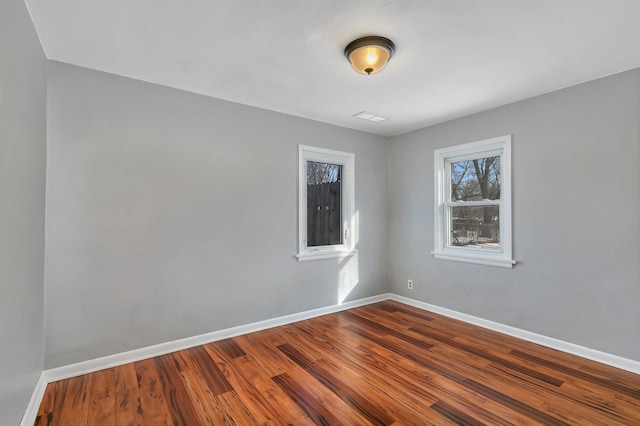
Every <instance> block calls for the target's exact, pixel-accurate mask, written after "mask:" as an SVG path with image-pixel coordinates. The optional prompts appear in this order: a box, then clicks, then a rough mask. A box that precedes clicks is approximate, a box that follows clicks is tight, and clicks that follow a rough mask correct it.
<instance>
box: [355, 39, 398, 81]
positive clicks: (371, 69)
mask: <svg viewBox="0 0 640 426" xmlns="http://www.w3.org/2000/svg"><path fill="white" fill-rule="evenodd" d="M395 50H396V45H395V44H393V42H392V41H391V40H389V39H388V38H384V37H380V36H367V37H362V38H359V39H357V40H353V41H352V42H351V43H349V44H347V47H345V48H344V56H346V57H347V59H348V60H349V62H350V63H351V66H352V67H353V69H354V70H356V71H358V72H359V73H361V74H368V75H371V74H375V73H377V72H378V71H380V70H381V69H382V68H384V66H385V65H387V62H389V59H391V56H392V55H393V52H395Z"/></svg>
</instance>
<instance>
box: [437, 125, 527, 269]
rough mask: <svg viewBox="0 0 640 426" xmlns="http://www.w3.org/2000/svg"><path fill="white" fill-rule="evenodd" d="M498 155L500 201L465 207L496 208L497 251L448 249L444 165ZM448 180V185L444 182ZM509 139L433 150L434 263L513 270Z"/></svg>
mask: <svg viewBox="0 0 640 426" xmlns="http://www.w3.org/2000/svg"><path fill="white" fill-rule="evenodd" d="M495 155H500V170H501V175H502V176H501V186H500V200H499V202H496V200H492V201H489V202H484V201H483V202H467V203H465V205H468V206H470V205H472V204H473V203H475V204H481V205H489V204H496V205H499V207H500V209H499V211H500V246H501V249H500V250H491V249H477V248H466V247H451V246H448V245H447V235H448V234H447V233H448V229H449V225H448V220H447V213H446V206H447V203H445V200H446V197H447V195H448V194H449V191H450V189H448V188H447V186H448V185H450V176H449V173H447V167H446V166H447V164H450V163H451V162H454V161H451V160H452V159H454V160H455V161H463V160H465V159H467V160H470V159H475V158H481V157H486V156H495ZM447 178H449V181H447ZM511 197H512V194H511V135H505V136H500V137H497V138H491V139H485V140H481V141H477V142H471V143H466V144H462V145H456V146H452V147H447V148H441V149H436V150H434V251H432V252H431V254H432V255H433V257H434V258H435V259H443V260H453V261H458V262H467V263H475V264H480V265H489V266H498V267H503V268H512V267H513V265H514V264H515V263H516V261H515V260H513V259H512V251H513V233H512V220H511V219H512V218H511V215H512V211H511V210H512V203H511V199H512V198H511Z"/></svg>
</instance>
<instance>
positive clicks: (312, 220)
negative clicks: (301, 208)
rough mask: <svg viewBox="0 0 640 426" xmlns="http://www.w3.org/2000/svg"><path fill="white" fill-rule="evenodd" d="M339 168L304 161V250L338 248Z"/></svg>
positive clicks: (340, 222) (340, 188) (340, 177)
mask: <svg viewBox="0 0 640 426" xmlns="http://www.w3.org/2000/svg"><path fill="white" fill-rule="evenodd" d="M342 234H343V232H342V166H341V165H339V164H330V163H320V162H315V161H307V247H314V246H328V245H335V244H342Z"/></svg>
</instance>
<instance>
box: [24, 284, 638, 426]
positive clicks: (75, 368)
mask: <svg viewBox="0 0 640 426" xmlns="http://www.w3.org/2000/svg"><path fill="white" fill-rule="evenodd" d="M389 299H391V300H395V301H397V302H400V303H404V304H407V305H410V306H414V307H416V308H420V309H423V310H426V311H431V312H434V313H437V314H441V315H444V316H447V317H450V318H454V319H457V320H460V321H464V322H467V323H470V324H474V325H478V326H480V327H484V328H487V329H489V330H494V331H497V332H500V333H504V334H507V335H509V336H513V337H517V338H519V339H523V340H526V341H529V342H532V343H537V344H539V345H543V346H546V347H549V348H553V349H557V350H560V351H563V352H567V353H570V354H573V355H577V356H580V357H583V358H587V359H590V360H593V361H597V362H600V363H602V364H606V365H610V366H612V367H616V368H620V369H622V370H626V371H630V372H632V373H636V374H640V362H638V361H634V360H631V359H627V358H623V357H620V356H617V355H612V354H608V353H606V352H601V351H598V350H595V349H590V348H586V347H584V346H580V345H576V344H573V343H569V342H565V341H563V340H558V339H554V338H552V337H547V336H543V335H541V334H536V333H532V332H530V331H526V330H522V329H519V328H515V327H511V326H509V325H505V324H501V323H497V322H494V321H489V320H486V319H483V318H479V317H475V316H473V315H468V314H464V313H462V312H457V311H454V310H451V309H447V308H443V307H440V306H437V305H432V304H430V303H425V302H420V301H418V300H415V299H410V298H408V297H404V296H399V295H396V294H391V293H385V294H381V295H378V296H373V297H367V298H364V299H359V300H354V301H351V302H346V303H342V304H338V305H331V306H326V307H323V308H318V309H312V310H309V311H305V312H299V313H296V314H291V315H285V316H282V317H278V318H272V319H268V320H265V321H258V322H254V323H251V324H246V325H241V326H237V327H231V328H227V329H224V330H218V331H214V332H211V333H206V334H201V335H199V336H193V337H187V338H185V339H180V340H174V341H171V342H166V343H160V344H158V345H153V346H147V347H144V348H140V349H134V350H131V351H127V352H122V353H118V354H113V355H108V356H104V357H101V358H96V359H92V360H88V361H82V362H78V363H75V364H70V365H65V366H62V367H57V368H52V369H49V370H44V371H43V372H42V374H41V375H40V379H39V380H38V383H37V384H36V388H35V390H34V391H33V395H32V396H31V400H30V401H29V405H28V406H27V410H26V412H25V414H24V417H23V419H22V422H21V423H20V426H27V425H29V426H30V425H33V423H34V422H35V419H36V415H37V414H38V408H39V407H40V403H41V402H42V397H43V395H44V391H45V389H46V387H47V384H48V383H51V382H55V381H57V380H62V379H67V378H69V377H75V376H79V375H82V374H87V373H92V372H94V371H98V370H103V369H105V368H111V367H116V366H118V365H123V364H127V363H130V362H136V361H140V360H143V359H147V358H152V357H156V356H159V355H165V354H168V353H171V352H175V351H180V350H183V349H189V348H192V347H195V346H199V345H204V344H207V343H211V342H215V341H218V340H222V339H228V338H231V337H235V336H239V335H242V334H247V333H253V332H255V331H260V330H266V329H268V328H273V327H278V326H281V325H285V324H291V323H294V322H297V321H302V320H306V319H311V318H315V317H319V316H322V315H327V314H331V313H334V312H339V311H344V310H346V309H351V308H356V307H358V306H365V305H369V304H372V303H376V302H381V301H384V300H389Z"/></svg>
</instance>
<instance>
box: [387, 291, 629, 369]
mask: <svg viewBox="0 0 640 426" xmlns="http://www.w3.org/2000/svg"><path fill="white" fill-rule="evenodd" d="M389 298H390V299H391V300H395V301H396V302H400V303H404V304H406V305H411V306H414V307H416V308H420V309H424V310H425V311H431V312H434V313H436V314H440V315H444V316H447V317H449V318H453V319H457V320H460V321H464V322H466V323H469V324H473V325H477V326H480V327H484V328H488V329H489V330H493V331H497V332H499V333H503V334H507V335H509V336H513V337H517V338H518V339H522V340H526V341H528V342H531V343H537V344H538V345H542V346H546V347H548V348H552V349H557V350H559V351H562V352H567V353H570V354H573V355H577V356H579V357H582V358H587V359H590V360H592V361H596V362H599V363H602V364H606V365H610V366H612V367H616V368H620V369H622V370H626V371H630V372H632V373H636V374H640V361H634V360H632V359H628V358H623V357H621V356H617V355H612V354H609V353H606V352H602V351H598V350H596V349H590V348H587V347H584V346H580V345H576V344H574V343H569V342H565V341H564V340H559V339H554V338H553V337H547V336H543V335H542V334H537V333H533V332H531V331H527V330H522V329H520V328H516V327H512V326H510V325H505V324H501V323H499V322H494V321H490V320H486V319H484V318H479V317H474V316H473V315H468V314H463V313H462V312H457V311H454V310H451V309H447V308H443V307H440V306H437V305H432V304H430V303H425V302H420V301H418V300H414V299H410V298H408V297H404V296H399V295H397V294H389Z"/></svg>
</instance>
